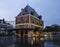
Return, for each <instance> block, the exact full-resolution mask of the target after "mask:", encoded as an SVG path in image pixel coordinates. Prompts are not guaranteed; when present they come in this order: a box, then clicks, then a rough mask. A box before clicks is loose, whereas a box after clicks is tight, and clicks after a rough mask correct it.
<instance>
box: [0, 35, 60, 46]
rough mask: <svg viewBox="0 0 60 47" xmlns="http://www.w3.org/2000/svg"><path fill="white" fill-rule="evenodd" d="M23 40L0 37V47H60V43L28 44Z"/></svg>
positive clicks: (41, 42) (40, 42)
mask: <svg viewBox="0 0 60 47" xmlns="http://www.w3.org/2000/svg"><path fill="white" fill-rule="evenodd" d="M29 41H30V39H29V40H28V41H27V40H25V39H21V38H16V37H10V36H9V37H0V47H60V42H57V41H56V42H54V41H45V42H43V41H39V43H38V42H32V43H28V42H29Z"/></svg>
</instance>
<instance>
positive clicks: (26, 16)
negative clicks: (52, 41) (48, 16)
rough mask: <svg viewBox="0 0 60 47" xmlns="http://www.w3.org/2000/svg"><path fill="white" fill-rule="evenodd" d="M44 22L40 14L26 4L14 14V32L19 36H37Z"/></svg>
mask: <svg viewBox="0 0 60 47" xmlns="http://www.w3.org/2000/svg"><path fill="white" fill-rule="evenodd" d="M43 27H44V22H43V20H42V16H41V15H40V16H39V15H38V14H37V13H36V11H35V10H34V9H33V8H31V7H30V6H29V5H27V6H26V7H25V8H22V9H21V12H20V13H19V14H18V15H17V16H16V28H19V29H21V30H17V31H16V34H17V36H19V37H23V38H24V37H25V38H26V37H27V38H28V37H33V38H32V39H33V40H35V39H36V38H34V37H39V36H40V35H42V34H41V33H42V32H43Z"/></svg>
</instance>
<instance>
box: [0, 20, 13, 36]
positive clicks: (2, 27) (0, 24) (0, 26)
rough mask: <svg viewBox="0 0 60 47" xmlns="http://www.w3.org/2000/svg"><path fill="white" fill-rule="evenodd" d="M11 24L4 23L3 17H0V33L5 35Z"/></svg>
mask: <svg viewBox="0 0 60 47" xmlns="http://www.w3.org/2000/svg"><path fill="white" fill-rule="evenodd" d="M12 28H13V26H12V25H11V24H9V23H6V21H5V20H4V19H0V35H4V34H5V35H7V34H8V31H7V30H8V29H12Z"/></svg>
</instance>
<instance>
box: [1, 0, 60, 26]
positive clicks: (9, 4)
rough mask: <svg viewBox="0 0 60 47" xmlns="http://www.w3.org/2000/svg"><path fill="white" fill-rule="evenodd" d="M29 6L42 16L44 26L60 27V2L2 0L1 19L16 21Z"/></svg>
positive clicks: (49, 0) (51, 0)
mask: <svg viewBox="0 0 60 47" xmlns="http://www.w3.org/2000/svg"><path fill="white" fill-rule="evenodd" d="M27 4H29V6H31V7H32V8H34V9H35V10H36V12H37V13H38V14H39V15H42V18H43V20H44V25H45V26H48V25H52V24H59V25H60V0H0V19H3V18H4V19H5V20H6V21H14V20H15V17H16V16H17V15H18V14H19V13H20V11H21V8H24V7H25V6H26V5H27Z"/></svg>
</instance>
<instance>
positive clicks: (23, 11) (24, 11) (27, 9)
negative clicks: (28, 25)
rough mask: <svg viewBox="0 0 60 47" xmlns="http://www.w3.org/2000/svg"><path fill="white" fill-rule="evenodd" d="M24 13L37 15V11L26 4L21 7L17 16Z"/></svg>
mask: <svg viewBox="0 0 60 47" xmlns="http://www.w3.org/2000/svg"><path fill="white" fill-rule="evenodd" d="M25 14H31V15H33V16H36V17H38V16H39V15H38V14H37V12H36V11H35V10H34V9H33V8H32V7H30V6H29V5H27V6H26V7H25V8H23V9H22V10H21V12H20V13H19V14H18V16H22V15H25Z"/></svg>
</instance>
